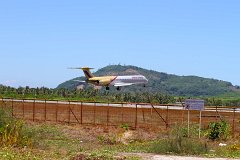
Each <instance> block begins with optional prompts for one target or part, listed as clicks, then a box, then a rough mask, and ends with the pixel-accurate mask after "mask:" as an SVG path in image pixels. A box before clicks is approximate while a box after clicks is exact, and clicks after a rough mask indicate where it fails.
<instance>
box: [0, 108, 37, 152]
mask: <svg viewBox="0 0 240 160" xmlns="http://www.w3.org/2000/svg"><path fill="white" fill-rule="evenodd" d="M25 133H26V132H25V126H24V123H23V122H22V121H19V120H15V119H14V118H12V117H11V116H10V115H9V114H8V112H7V111H5V110H0V146H2V147H5V146H7V147H9V146H13V147H16V146H19V147H20V146H21V147H23V146H29V147H31V145H32V140H31V138H30V137H29V136H28V134H25Z"/></svg>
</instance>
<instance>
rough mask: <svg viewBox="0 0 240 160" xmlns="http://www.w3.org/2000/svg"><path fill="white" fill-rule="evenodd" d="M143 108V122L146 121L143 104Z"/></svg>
mask: <svg viewBox="0 0 240 160" xmlns="http://www.w3.org/2000/svg"><path fill="white" fill-rule="evenodd" d="M141 108H142V114H143V122H144V123H145V113H144V108H143V107H142V106H141Z"/></svg>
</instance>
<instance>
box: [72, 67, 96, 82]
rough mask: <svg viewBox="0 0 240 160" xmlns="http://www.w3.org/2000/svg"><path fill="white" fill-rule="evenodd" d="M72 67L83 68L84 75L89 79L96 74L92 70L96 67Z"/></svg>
mask: <svg viewBox="0 0 240 160" xmlns="http://www.w3.org/2000/svg"><path fill="white" fill-rule="evenodd" d="M70 69H81V70H83V73H84V75H85V77H86V78H87V79H89V78H92V77H94V75H93V74H92V72H91V71H90V70H91V69H94V68H89V67H82V68H70Z"/></svg>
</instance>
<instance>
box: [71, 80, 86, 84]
mask: <svg viewBox="0 0 240 160" xmlns="http://www.w3.org/2000/svg"><path fill="white" fill-rule="evenodd" d="M72 81H74V82H80V83H86V81H80V80H72Z"/></svg>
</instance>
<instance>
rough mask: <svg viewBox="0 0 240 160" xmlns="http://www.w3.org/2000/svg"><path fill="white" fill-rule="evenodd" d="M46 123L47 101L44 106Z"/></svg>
mask: <svg viewBox="0 0 240 160" xmlns="http://www.w3.org/2000/svg"><path fill="white" fill-rule="evenodd" d="M44 121H45V122H46V121H47V100H46V99H45V104H44Z"/></svg>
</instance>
